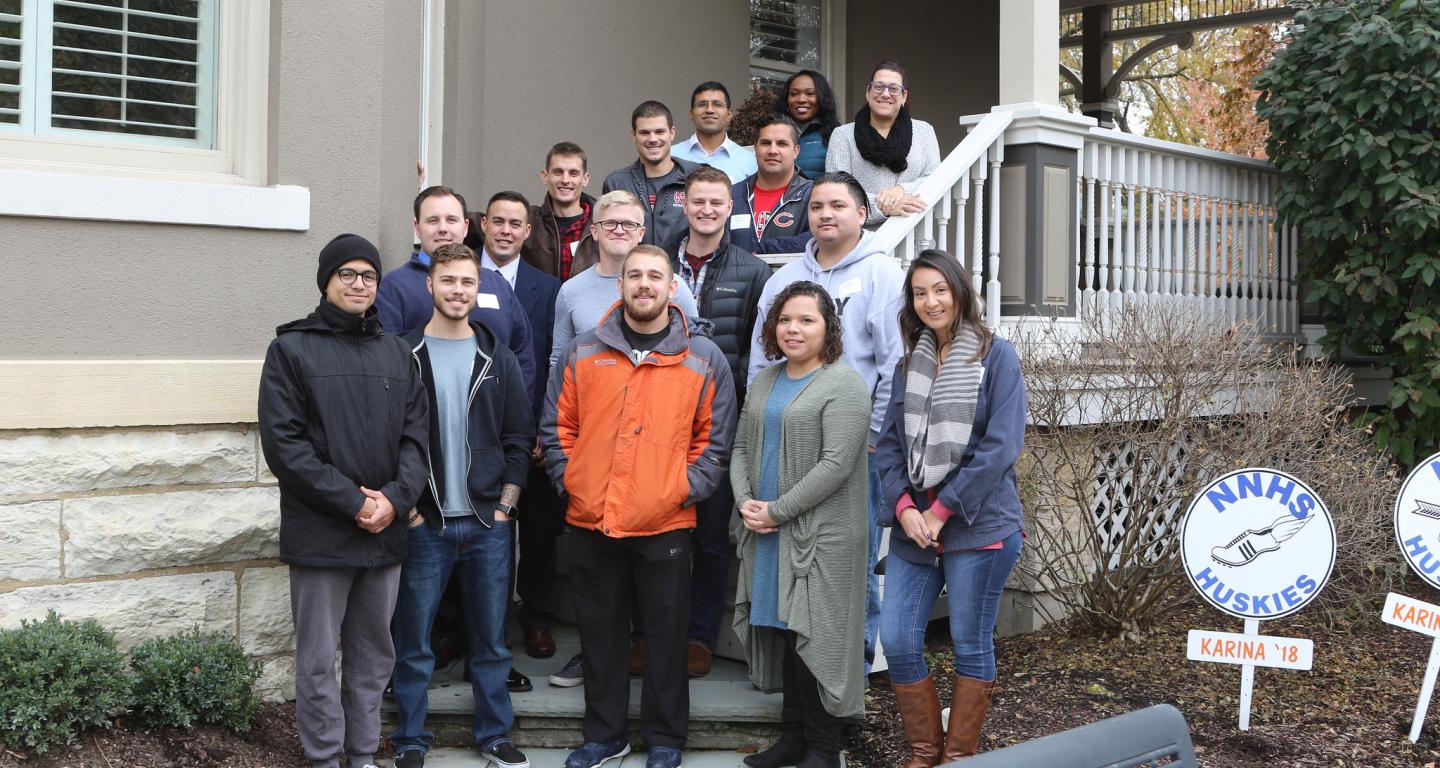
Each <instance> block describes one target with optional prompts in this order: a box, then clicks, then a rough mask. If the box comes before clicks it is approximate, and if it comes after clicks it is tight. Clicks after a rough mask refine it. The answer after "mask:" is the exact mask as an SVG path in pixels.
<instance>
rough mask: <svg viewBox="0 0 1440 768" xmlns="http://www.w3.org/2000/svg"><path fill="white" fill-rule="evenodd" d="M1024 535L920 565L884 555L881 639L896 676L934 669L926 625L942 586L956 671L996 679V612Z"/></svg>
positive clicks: (919, 675)
mask: <svg viewBox="0 0 1440 768" xmlns="http://www.w3.org/2000/svg"><path fill="white" fill-rule="evenodd" d="M896 530H897V531H899V526H896ZM895 535H904V534H903V533H896V534H895ZM1020 538H1021V537H1020V532H1019V531H1016V532H1015V533H1012V534H1010V535H1009V536H1007V537H1005V540H1004V545H1003V546H1002V547H1001V548H1000V549H969V550H962V551H960V552H946V553H944V554H941V555H940V562H939V563H938V564H936V563H929V564H925V565H921V564H919V563H912V562H910V561H908V560H902V559H900V558H898V557H891V558H889V559H888V560H886V561H885V609H884V611H882V612H881V615H880V641H881V642H882V643H884V644H885V658H886V659H887V660H889V662H890V679H891V680H892V681H893V682H896V683H902V684H903V683H917V682H919V681H921V680H924V679H925V676H926V675H928V674H930V672H929V670H927V669H926V668H925V653H924V652H925V625H926V624H928V623H929V621H930V611H931V610H932V609H933V608H934V607H935V600H936V598H938V597H939V596H940V587H941V586H944V587H945V588H946V590H945V592H946V603H947V604H948V605H949V607H950V638H951V640H953V641H954V643H955V674H957V675H960V676H962V677H969V678H973V679H975V680H994V679H995V614H996V613H997V612H998V611H999V610H1000V595H1001V593H1002V592H1004V590H1005V581H1006V580H1007V579H1009V578H1010V571H1011V570H1013V569H1014V568H1015V563H1016V561H1018V560H1019V559H1020Z"/></svg>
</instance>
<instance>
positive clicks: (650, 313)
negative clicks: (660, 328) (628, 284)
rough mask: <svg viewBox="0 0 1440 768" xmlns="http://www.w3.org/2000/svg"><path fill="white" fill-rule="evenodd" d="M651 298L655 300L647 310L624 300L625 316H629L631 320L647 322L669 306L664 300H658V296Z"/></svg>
mask: <svg viewBox="0 0 1440 768" xmlns="http://www.w3.org/2000/svg"><path fill="white" fill-rule="evenodd" d="M653 298H654V299H655V302H654V304H653V305H652V306H651V307H650V309H648V310H644V309H640V308H639V307H636V306H634V305H632V304H631V303H630V302H629V301H626V302H625V316H626V317H628V318H630V319H631V320H634V321H635V322H637V323H648V322H650V321H651V320H654V319H655V318H657V317H659V316H660V315H661V314H662V313H663V312H665V310H666V309H668V308H669V306H668V305H667V304H666V303H665V302H663V301H660V299H659V297H658V296H657V297H653Z"/></svg>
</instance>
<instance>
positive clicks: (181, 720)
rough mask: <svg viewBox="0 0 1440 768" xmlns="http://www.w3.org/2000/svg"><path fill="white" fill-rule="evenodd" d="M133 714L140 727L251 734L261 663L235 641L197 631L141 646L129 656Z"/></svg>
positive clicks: (226, 637) (257, 704)
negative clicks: (215, 727)
mask: <svg viewBox="0 0 1440 768" xmlns="http://www.w3.org/2000/svg"><path fill="white" fill-rule="evenodd" d="M130 666H131V669H132V670H133V672H134V677H135V681H134V684H133V687H132V696H133V700H134V703H133V705H132V707H131V714H132V716H133V717H134V719H135V721H136V722H137V723H139V724H140V725H144V726H148V727H156V726H175V727H179V728H194V727H196V726H198V725H219V726H222V727H225V728H229V729H231V730H233V731H239V732H243V731H248V730H250V726H251V724H252V723H253V722H254V719H255V710H256V709H257V708H258V707H259V706H260V698H259V697H258V696H257V695H255V691H254V686H255V681H256V680H257V679H258V678H259V677H260V662H258V661H255V660H254V659H252V658H251V657H250V655H249V654H247V653H245V651H244V650H242V649H241V648H240V646H239V644H238V643H236V642H235V640H234V638H231V637H229V636H227V635H223V634H220V633H218V632H201V631H200V630H199V629H198V628H197V629H195V630H193V631H190V632H184V633H181V634H178V635H172V636H170V637H163V638H155V639H152V640H147V641H145V642H144V643H141V644H140V645H139V646H137V647H136V648H135V650H134V651H133V652H132V653H131V654H130Z"/></svg>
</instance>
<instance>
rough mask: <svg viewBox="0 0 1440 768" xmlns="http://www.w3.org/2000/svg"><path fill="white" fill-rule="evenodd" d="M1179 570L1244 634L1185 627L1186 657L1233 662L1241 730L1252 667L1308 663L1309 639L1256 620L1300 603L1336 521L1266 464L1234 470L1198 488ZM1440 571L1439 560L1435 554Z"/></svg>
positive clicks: (1328, 565) (1322, 572) (1304, 489)
mask: <svg viewBox="0 0 1440 768" xmlns="http://www.w3.org/2000/svg"><path fill="white" fill-rule="evenodd" d="M1180 553H1181V558H1182V560H1183V561H1184V565H1185V575H1186V576H1188V577H1189V578H1190V583H1191V584H1192V585H1194V587H1195V589H1196V591H1198V592H1199V593H1200V596H1201V597H1202V598H1204V599H1205V601H1206V602H1208V603H1210V605H1212V606H1214V607H1215V608H1216V609H1218V610H1220V611H1222V612H1224V613H1227V614H1229V615H1231V616H1234V617H1236V618H1238V619H1242V620H1244V622H1245V632H1244V634H1240V635H1235V634H1228V633H1222V632H1204V631H1201V630H1196V629H1192V630H1190V638H1189V649H1188V652H1187V657H1188V658H1189V659H1191V660H1193V661H1210V662H1219V663H1227V664H1238V665H1240V717H1239V726H1240V730H1242V731H1247V730H1249V729H1250V702H1251V699H1252V698H1253V694H1254V688H1255V667H1257V666H1265V667H1279V668H1282V669H1304V670H1308V669H1310V666H1311V663H1312V660H1313V658H1314V648H1313V644H1312V643H1311V642H1310V641H1309V640H1303V639H1297V638H1283V637H1271V636H1265V635H1261V634H1260V622H1261V620H1265V619H1278V618H1280V617H1282V616H1289V615H1290V614H1292V613H1295V612H1296V611H1298V610H1300V609H1301V608H1304V607H1305V606H1306V605H1307V604H1309V603H1310V601H1311V600H1314V599H1315V597H1316V595H1318V594H1320V589H1321V588H1322V587H1324V586H1325V582H1326V581H1328V580H1329V578H1330V571H1331V570H1332V569H1333V568H1334V566H1335V525H1334V523H1333V521H1331V519H1330V512H1329V510H1327V509H1326V508H1325V504H1324V503H1323V502H1322V501H1320V497H1319V496H1317V495H1316V494H1315V492H1314V491H1312V490H1311V489H1310V488H1309V486H1306V485H1305V484H1304V483H1303V482H1301V481H1300V480H1298V479H1296V478H1294V477H1292V476H1290V475H1287V474H1285V473H1284V472H1279V471H1277V470H1273V469H1263V468H1249V469H1242V470H1238V471H1235V472H1231V473H1229V474H1227V475H1224V476H1222V477H1220V478H1218V479H1216V480H1214V481H1212V482H1211V483H1210V484H1209V485H1207V486H1205V487H1204V488H1202V489H1201V490H1200V492H1199V493H1198V494H1197V495H1196V496H1195V499H1194V501H1192V502H1191V503H1190V508H1189V509H1188V510H1186V512H1185V517H1184V519H1183V520H1182V521H1181V524H1180ZM1437 570H1440V560H1437Z"/></svg>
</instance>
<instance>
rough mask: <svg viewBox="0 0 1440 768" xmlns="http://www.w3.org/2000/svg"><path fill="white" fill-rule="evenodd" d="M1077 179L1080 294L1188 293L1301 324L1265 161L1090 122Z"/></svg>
mask: <svg viewBox="0 0 1440 768" xmlns="http://www.w3.org/2000/svg"><path fill="white" fill-rule="evenodd" d="M1083 152H1084V156H1083V162H1082V166H1081V173H1080V174H1079V175H1078V179H1077V185H1076V187H1077V188H1076V191H1075V195H1076V198H1075V199H1076V206H1077V207H1078V210H1079V213H1080V215H1079V217H1078V218H1079V222H1080V232H1079V242H1078V243H1077V247H1076V254H1075V263H1076V272H1077V273H1078V275H1079V285H1078V290H1079V304H1080V306H1081V307H1083V308H1087V309H1095V310H1104V309H1105V308H1107V307H1109V308H1117V309H1118V308H1120V307H1123V306H1125V305H1126V304H1127V303H1133V302H1153V301H1162V302H1163V301H1185V302H1194V303H1198V304H1199V305H1201V306H1203V307H1205V308H1207V309H1210V310H1212V311H1213V312H1215V313H1216V314H1218V315H1220V316H1221V317H1227V318H1229V319H1230V320H1232V321H1235V322H1249V323H1254V324H1255V325H1256V326H1257V328H1259V329H1260V330H1261V331H1263V332H1266V333H1271V334H1295V333H1297V332H1298V323H1297V314H1298V303H1297V301H1296V292H1297V286H1296V284H1295V233H1294V228H1293V227H1290V226H1287V225H1285V224H1284V223H1283V222H1279V221H1278V219H1277V216H1276V213H1275V205H1274V201H1275V170H1274V168H1273V167H1272V166H1271V165H1270V164H1269V163H1266V162H1264V161H1261V160H1253V159H1250V158H1245V157H1239V156H1236V155H1228V154H1225V153H1221V152H1213V151H1209V150H1204V149H1198V148H1196V147H1190V146H1185V145H1183V144H1175V143H1172V142H1167V141H1157V140H1154V139H1147V138H1145V137H1141V136H1135V135H1133V134H1128V133H1122V132H1120V131H1114V130H1107V129H1100V128H1092V129H1091V130H1090V132H1089V136H1088V137H1087V138H1086V140H1085V148H1084V150H1083Z"/></svg>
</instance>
